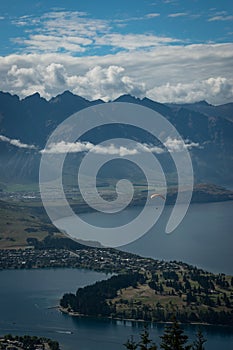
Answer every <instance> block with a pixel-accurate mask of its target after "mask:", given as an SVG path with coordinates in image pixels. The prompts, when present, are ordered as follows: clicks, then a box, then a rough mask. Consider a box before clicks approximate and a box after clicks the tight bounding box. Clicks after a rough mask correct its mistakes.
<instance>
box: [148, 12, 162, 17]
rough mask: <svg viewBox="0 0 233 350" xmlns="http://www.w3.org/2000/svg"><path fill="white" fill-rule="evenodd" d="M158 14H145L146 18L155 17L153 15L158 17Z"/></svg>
mask: <svg viewBox="0 0 233 350" xmlns="http://www.w3.org/2000/svg"><path fill="white" fill-rule="evenodd" d="M159 16H160V13H155V12H153V13H148V14H147V15H146V18H155V17H159Z"/></svg>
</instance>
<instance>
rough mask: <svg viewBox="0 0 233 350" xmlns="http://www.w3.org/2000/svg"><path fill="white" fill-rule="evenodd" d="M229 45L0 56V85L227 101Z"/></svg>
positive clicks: (231, 82) (108, 96)
mask: <svg viewBox="0 0 233 350" xmlns="http://www.w3.org/2000/svg"><path fill="white" fill-rule="evenodd" d="M232 61H233V44H232V43H226V44H199V45H175V44H173V45H162V46H160V45H159V46H155V47H154V48H150V49H148V48H145V49H143V48H142V49H141V50H140V51H135V50H133V51H129V52H126V51H124V52H118V53H116V54H111V55H110V54H109V55H102V56H85V58H84V57H74V56H71V55H69V54H61V53H60V54H54V53H53V54H51V53H50V54H21V55H9V56H5V57H0V90H4V91H9V92H10V93H13V94H18V95H19V96H20V97H25V96H28V95H30V94H32V93H34V92H36V91H38V92H39V93H40V94H41V95H42V96H43V97H45V98H48V99H49V98H51V97H52V96H55V95H57V94H58V93H62V92H63V91H64V90H70V91H72V92H73V93H76V94H79V95H81V96H83V97H85V98H88V99H96V98H102V99H105V100H112V99H114V98H116V97H118V96H119V95H122V94H124V93H129V94H132V95H135V96H137V97H143V96H147V97H149V98H152V99H154V100H157V101H160V102H194V101H198V100H203V99H205V100H207V101H208V102H210V103H212V104H221V103H227V102H232V100H233V95H232V87H233V77H232Z"/></svg>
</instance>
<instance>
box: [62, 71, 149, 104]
mask: <svg viewBox="0 0 233 350" xmlns="http://www.w3.org/2000/svg"><path fill="white" fill-rule="evenodd" d="M67 85H68V86H69V87H70V86H72V88H73V91H74V92H75V93H77V94H79V95H81V96H86V97H87V98H89V99H98V98H102V99H103V100H109V99H111V100H112V99H114V98H116V97H118V96H119V95H121V94H124V93H127V94H131V95H133V96H138V97H140V96H143V95H144V94H145V84H144V83H138V82H136V81H135V80H134V79H132V78H130V77H129V76H128V75H126V74H125V69H124V68H123V67H120V66H109V67H108V68H102V67H101V66H96V67H94V68H92V69H90V70H88V71H87V73H86V74H84V75H74V76H71V77H67Z"/></svg>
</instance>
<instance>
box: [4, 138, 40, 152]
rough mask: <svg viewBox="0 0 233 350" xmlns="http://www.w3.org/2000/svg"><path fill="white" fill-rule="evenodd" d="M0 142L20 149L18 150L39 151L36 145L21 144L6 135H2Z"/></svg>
mask: <svg viewBox="0 0 233 350" xmlns="http://www.w3.org/2000/svg"><path fill="white" fill-rule="evenodd" d="M0 141H2V142H7V143H9V144H10V145H12V146H15V147H18V148H27V149H37V148H36V146H34V145H28V144H26V143H23V142H21V141H20V140H17V139H10V138H9V137H6V136H4V135H0Z"/></svg>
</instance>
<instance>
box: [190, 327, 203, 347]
mask: <svg viewBox="0 0 233 350" xmlns="http://www.w3.org/2000/svg"><path fill="white" fill-rule="evenodd" d="M205 342H206V339H205V338H204V336H203V334H202V331H201V330H200V329H198V331H197V335H196V340H195V341H194V343H193V347H192V349H193V350H205V348H204V346H203V344H204V343H205Z"/></svg>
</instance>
